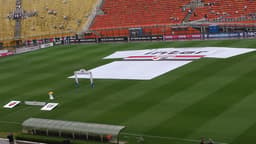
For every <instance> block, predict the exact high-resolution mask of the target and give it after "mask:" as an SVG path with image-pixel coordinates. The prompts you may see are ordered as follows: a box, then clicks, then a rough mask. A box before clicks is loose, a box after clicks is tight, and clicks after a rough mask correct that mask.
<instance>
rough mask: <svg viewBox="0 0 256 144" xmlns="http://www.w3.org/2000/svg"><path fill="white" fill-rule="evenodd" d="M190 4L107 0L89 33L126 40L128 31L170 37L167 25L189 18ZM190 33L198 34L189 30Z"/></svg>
mask: <svg viewBox="0 0 256 144" xmlns="http://www.w3.org/2000/svg"><path fill="white" fill-rule="evenodd" d="M190 2H191V1H190V0H181V1H180V0H172V1H170V0H152V1H147V0H106V1H105V3H104V5H103V6H102V8H101V10H102V11H103V12H104V14H103V15H98V16H97V17H96V18H95V21H94V23H93V25H92V26H91V28H90V30H92V31H96V33H97V34H98V35H100V36H128V34H129V31H128V28H132V27H143V32H144V33H146V34H152V35H157V34H171V32H172V30H171V29H170V25H172V24H180V23H182V22H183V20H184V18H185V17H186V16H187V15H188V11H189V9H190V8H189V7H186V5H189V4H190ZM189 30H191V31H190V32H192V33H193V32H198V31H197V30H195V29H193V28H189Z"/></svg>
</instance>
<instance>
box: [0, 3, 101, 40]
mask: <svg viewBox="0 0 256 144" xmlns="http://www.w3.org/2000/svg"><path fill="white" fill-rule="evenodd" d="M97 1H98V0H72V1H71V0H54V1H52V0H37V1H28V0H25V1H22V9H23V10H24V12H27V13H35V14H36V15H34V16H31V17H25V18H24V20H22V31H21V37H22V38H31V39H33V38H36V37H40V38H45V37H55V36H62V35H69V34H72V35H74V33H77V32H79V31H81V30H82V28H83V27H84V24H85V23H86V21H87V20H88V17H89V16H90V14H91V12H92V9H93V8H94V6H95V4H96V3H97ZM0 5H2V6H3V5H4V7H2V8H1V9H0V16H1V17H0V18H1V19H0V25H1V27H0V40H3V39H12V38H13V35H14V26H15V21H14V20H13V19H11V17H10V15H11V14H12V13H13V12H14V10H15V0H8V1H7V0H0ZM8 16H9V17H8Z"/></svg>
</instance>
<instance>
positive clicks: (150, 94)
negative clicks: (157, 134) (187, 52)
mask: <svg viewBox="0 0 256 144" xmlns="http://www.w3.org/2000/svg"><path fill="white" fill-rule="evenodd" d="M210 64H211V61H208V63H207V62H206V63H205V64H204V66H202V67H199V68H198V67H197V69H192V70H188V71H187V73H186V74H184V75H182V76H180V77H178V78H177V79H175V80H172V81H169V79H168V78H167V77H165V80H163V81H161V82H158V81H157V80H155V82H156V83H157V85H156V83H155V85H154V88H152V89H149V90H148V91H147V92H146V93H144V94H143V95H139V96H138V97H137V98H136V99H133V100H132V101H128V102H126V103H123V104H122V105H120V106H118V107H115V108H113V109H110V110H109V111H106V112H105V113H104V114H102V115H100V117H97V118H95V119H102V118H103V117H105V121H108V120H109V121H111V117H107V116H108V115H111V116H115V115H116V116H118V117H115V121H117V122H118V123H121V122H123V121H126V120H127V119H129V118H132V117H135V116H136V115H139V114H140V113H142V112H144V111H146V110H147V109H149V108H150V107H152V106H154V105H157V104H158V103H160V102H161V101H165V99H168V98H169V97H171V96H172V95H173V94H175V93H176V92H179V91H182V90H183V89H186V88H187V87H190V86H191V85H193V84H195V83H198V82H200V81H201V80H203V78H201V77H197V76H196V75H197V74H198V73H199V71H201V69H205V68H207V67H208V65H210ZM191 78H193V80H190V81H189V80H188V79H191ZM130 91H131V93H129V94H127V95H128V96H129V95H133V93H132V92H134V93H137V91H136V89H135V90H130ZM160 93H161V94H160ZM129 106H132V107H131V108H129V109H127V107H129Z"/></svg>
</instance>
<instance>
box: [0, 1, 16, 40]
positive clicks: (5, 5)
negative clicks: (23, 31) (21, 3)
mask: <svg viewBox="0 0 256 144" xmlns="http://www.w3.org/2000/svg"><path fill="white" fill-rule="evenodd" d="M0 6H1V8H0V40H6V39H12V38H13V35H14V28H13V27H14V25H15V22H14V21H10V20H9V19H8V18H7V15H8V14H9V12H11V11H12V10H13V8H14V7H15V0H0Z"/></svg>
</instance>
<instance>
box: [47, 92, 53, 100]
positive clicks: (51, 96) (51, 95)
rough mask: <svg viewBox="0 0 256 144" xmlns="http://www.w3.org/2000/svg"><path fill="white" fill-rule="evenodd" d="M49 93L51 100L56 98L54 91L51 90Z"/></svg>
mask: <svg viewBox="0 0 256 144" xmlns="http://www.w3.org/2000/svg"><path fill="white" fill-rule="evenodd" d="M48 95H49V99H50V100H54V96H53V91H49V92H48Z"/></svg>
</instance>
